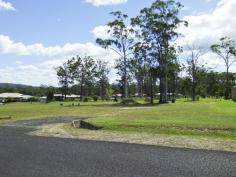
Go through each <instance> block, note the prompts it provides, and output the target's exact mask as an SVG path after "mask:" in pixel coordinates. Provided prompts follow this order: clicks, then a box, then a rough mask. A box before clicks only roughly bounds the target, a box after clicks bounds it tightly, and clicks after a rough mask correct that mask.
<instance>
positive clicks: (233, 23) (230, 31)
mask: <svg viewBox="0 0 236 177" xmlns="http://www.w3.org/2000/svg"><path fill="white" fill-rule="evenodd" d="M235 9H236V1H234V0H220V1H219V2H218V4H217V6H216V8H215V9H214V10H211V11H209V12H207V13H201V14H199V15H190V16H185V17H184V20H186V21H188V23H189V27H187V28H186V27H183V26H182V27H180V28H179V32H180V33H182V34H183V35H184V37H182V38H180V39H179V40H178V44H179V45H180V46H183V47H184V46H186V45H190V46H191V45H194V46H199V47H202V48H205V49H206V50H208V52H206V54H205V55H203V57H202V60H204V61H205V62H207V63H208V64H209V65H210V67H214V68H215V69H217V70H219V71H222V70H223V69H224V62H223V61H222V60H221V59H219V58H218V57H217V56H216V55H214V54H212V53H211V51H210V46H211V45H212V44H214V43H216V42H217V41H218V40H219V38H221V37H224V36H228V37H230V38H232V39H233V40H234V41H236V33H235V29H236V11H235ZM216 66H218V67H216ZM235 69H236V66H233V67H232V69H231V71H234V72H235Z"/></svg>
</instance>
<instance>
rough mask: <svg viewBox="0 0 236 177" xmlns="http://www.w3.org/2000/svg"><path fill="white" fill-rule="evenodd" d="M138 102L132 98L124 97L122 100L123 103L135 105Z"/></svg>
mask: <svg viewBox="0 0 236 177" xmlns="http://www.w3.org/2000/svg"><path fill="white" fill-rule="evenodd" d="M135 103H136V101H135V100H134V99H132V98H124V99H123V100H122V104H124V105H134V104H135Z"/></svg>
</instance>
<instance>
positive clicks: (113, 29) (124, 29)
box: [96, 11, 134, 98]
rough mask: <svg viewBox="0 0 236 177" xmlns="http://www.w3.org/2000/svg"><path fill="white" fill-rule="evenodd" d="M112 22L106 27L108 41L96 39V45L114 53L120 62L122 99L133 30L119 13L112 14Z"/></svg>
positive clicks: (124, 16) (126, 95) (126, 80)
mask: <svg viewBox="0 0 236 177" xmlns="http://www.w3.org/2000/svg"><path fill="white" fill-rule="evenodd" d="M111 15H113V17H114V20H113V21H111V22H109V23H108V24H107V26H108V27H109V30H108V31H107V32H108V34H109V36H110V37H109V38H108V39H101V38H98V39H97V40H96V43H97V44H99V45H100V46H102V47H103V48H105V49H111V50H113V51H115V52H116V53H117V54H118V55H119V57H120V58H121V61H122V66H123V68H122V69H121V71H122V72H120V73H122V76H121V77H122V78H124V86H123V87H124V97H125V98H128V75H127V74H128V73H127V72H128V71H127V69H128V59H129V56H130V54H131V52H130V48H131V47H132V45H133V42H134V39H133V36H134V35H133V29H132V28H130V27H129V26H128V25H126V20H127V18H128V15H126V14H123V13H122V12H120V11H117V12H112V13H111Z"/></svg>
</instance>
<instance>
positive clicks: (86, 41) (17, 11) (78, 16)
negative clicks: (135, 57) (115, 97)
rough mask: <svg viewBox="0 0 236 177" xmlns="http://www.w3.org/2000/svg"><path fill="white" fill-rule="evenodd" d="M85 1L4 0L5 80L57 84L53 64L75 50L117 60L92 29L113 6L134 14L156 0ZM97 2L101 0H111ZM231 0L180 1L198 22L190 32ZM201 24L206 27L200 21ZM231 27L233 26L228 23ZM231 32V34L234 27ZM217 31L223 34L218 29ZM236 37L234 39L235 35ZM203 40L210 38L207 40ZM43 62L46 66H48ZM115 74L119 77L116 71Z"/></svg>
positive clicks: (0, 14) (0, 73) (1, 74)
mask: <svg viewBox="0 0 236 177" xmlns="http://www.w3.org/2000/svg"><path fill="white" fill-rule="evenodd" d="M85 1H86V0H37V1H36V0H0V21H1V24H0V61H1V62H0V82H14V83H23V84H30V85H40V84H48V85H56V83H57V80H56V76H55V72H54V71H50V68H51V70H53V68H54V67H56V65H58V63H60V62H62V61H64V60H65V57H70V55H74V54H75V53H76V52H77V51H76V50H78V54H80V52H83V51H85V52H84V53H86V54H90V51H92V55H94V56H95V55H100V54H101V56H99V57H100V58H101V57H103V55H104V58H109V57H110V58H112V59H114V56H113V55H112V54H111V55H112V56H110V55H109V54H110V53H106V52H105V51H102V49H99V48H98V46H96V45H95V44H94V41H95V38H96V36H95V34H93V33H92V31H93V30H94V29H95V28H96V27H98V26H104V25H105V24H106V23H107V22H108V21H109V20H110V19H111V16H110V15H109V12H111V11H116V10H121V11H123V12H126V13H127V14H129V16H130V17H133V16H136V15H137V14H138V12H139V11H140V9H142V8H143V7H145V6H149V5H150V4H151V3H152V2H153V0H127V2H125V3H122V4H115V5H114V4H113V5H112V4H106V5H104V6H103V5H101V6H95V5H94V4H93V3H88V2H85ZM87 1H89V0H87ZM90 1H93V0H90ZM94 1H97V2H100V3H101V2H105V1H107V0H94ZM114 1H116V0H114ZM118 1H119V0H118ZM121 1H126V0H121ZM230 1H232V0H180V2H181V3H182V4H183V5H185V8H184V9H183V10H182V12H181V17H182V18H186V19H191V21H194V22H193V26H194V29H192V28H191V27H190V29H189V30H188V31H186V33H189V34H190V33H194V34H195V32H194V30H195V29H197V27H196V25H199V24H198V21H199V20H201V22H200V24H203V23H204V15H208V16H207V17H208V18H206V19H208V20H209V21H210V22H212V18H211V16H212V17H215V16H216V15H215V16H214V10H216V9H217V8H218V9H219V12H217V13H220V12H221V11H222V13H225V11H226V10H224V8H225V9H226V8H227V7H228V6H227V7H219V5H218V6H217V3H219V2H222V3H223V5H222V6H226V5H225V4H227V3H228V4H229V3H232V2H230ZM109 2H112V1H109ZM4 3H5V6H4ZM6 3H8V4H7V5H8V6H7V5H6ZM229 5H230V6H232V4H229ZM233 5H235V3H234V4H233ZM220 8H222V9H223V10H224V11H223V10H221V9H220ZM228 8H229V7H228ZM220 10H221V11H220ZM224 22H225V21H224ZM206 23H207V22H206ZM212 23H213V22H212ZM222 23H223V22H222ZM233 25H234V24H233ZM206 26H207V25H206ZM198 27H199V28H202V27H201V26H200V25H199V26H198ZM231 27H232V25H231V26H230V27H229V28H231ZM211 29H212V27H211V28H210V27H209V31H211ZM191 30H192V31H191ZM207 30H208V29H207ZM207 30H206V31H207ZM219 33H220V32H219ZM226 33H229V35H231V30H229V31H226ZM217 35H219V36H220V34H218V33H217ZM206 36H207V34H206ZM232 37H233V38H234V34H233V35H232ZM191 38H192V37H191ZM196 38H197V37H195V38H194V39H193V40H196ZM200 40H201V41H205V39H200ZM212 40H213V39H211V41H212ZM199 43H202V42H199ZM38 44H40V46H39V45H38ZM60 50H61V51H64V52H60ZM95 50H97V52H95ZM55 51H56V52H55ZM50 52H52V53H53V52H54V53H57V54H56V55H54V54H51V53H50ZM93 52H94V53H93ZM209 55H210V54H209ZM108 60H109V59H108ZM49 66H50V68H49ZM43 67H45V68H47V69H45V70H44V69H43ZM111 77H113V80H114V73H113V76H112V74H111ZM111 80H112V78H111Z"/></svg>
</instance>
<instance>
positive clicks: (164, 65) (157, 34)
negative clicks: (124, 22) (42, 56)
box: [132, 0, 187, 103]
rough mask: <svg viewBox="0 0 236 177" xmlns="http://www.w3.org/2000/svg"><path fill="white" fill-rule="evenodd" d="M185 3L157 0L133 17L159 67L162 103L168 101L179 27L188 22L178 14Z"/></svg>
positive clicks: (133, 23) (133, 21)
mask: <svg viewBox="0 0 236 177" xmlns="http://www.w3.org/2000/svg"><path fill="white" fill-rule="evenodd" d="M181 8H183V5H182V4H180V3H179V2H175V1H174V0H167V1H163V0H156V1H155V2H154V3H152V5H151V7H148V8H144V9H142V10H141V11H140V15H139V16H137V17H136V18H133V19H132V25H134V26H137V27H138V28H139V29H140V31H141V35H140V36H143V38H144V40H145V42H146V43H148V46H149V49H148V50H149V55H150V56H151V58H152V60H153V61H152V62H154V63H156V65H157V66H158V69H159V80H160V100H159V102H160V103H167V102H168V98H167V88H168V87H167V80H168V66H169V64H171V63H173V61H172V60H174V59H173V58H172V56H173V54H172V53H171V52H172V51H173V50H172V48H173V47H174V41H175V40H176V39H177V38H178V37H179V35H180V34H179V33H177V32H176V30H177V28H178V27H179V26H180V25H181V24H182V23H183V24H184V25H185V26H187V22H186V21H183V20H181V19H180V18H179V17H178V15H179V11H180V10H181Z"/></svg>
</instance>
